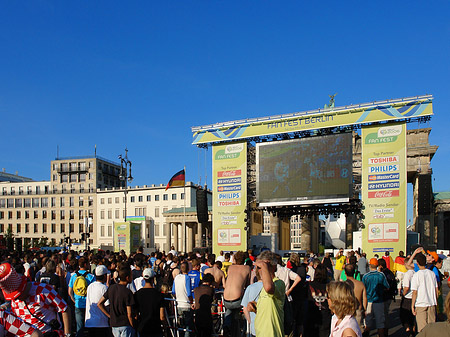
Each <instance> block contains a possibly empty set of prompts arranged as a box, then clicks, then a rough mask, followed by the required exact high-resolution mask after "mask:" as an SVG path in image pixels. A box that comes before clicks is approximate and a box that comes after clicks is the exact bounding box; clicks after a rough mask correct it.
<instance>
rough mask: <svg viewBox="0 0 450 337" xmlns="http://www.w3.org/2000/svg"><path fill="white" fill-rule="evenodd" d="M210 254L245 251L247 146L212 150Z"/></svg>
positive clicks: (235, 144)
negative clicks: (211, 249)
mask: <svg viewBox="0 0 450 337" xmlns="http://www.w3.org/2000/svg"><path fill="white" fill-rule="evenodd" d="M212 152H213V252H214V254H216V255H218V254H219V252H220V251H221V250H223V251H237V250H246V249H247V232H246V231H245V230H244V227H245V225H246V223H245V221H244V219H245V213H244V210H245V208H246V207H247V143H245V142H243V143H231V144H230V143H228V144H225V145H214V146H213V151H212Z"/></svg>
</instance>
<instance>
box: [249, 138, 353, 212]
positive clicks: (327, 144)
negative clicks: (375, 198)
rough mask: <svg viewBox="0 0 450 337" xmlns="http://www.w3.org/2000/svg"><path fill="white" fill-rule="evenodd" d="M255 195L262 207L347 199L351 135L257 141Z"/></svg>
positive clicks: (350, 177)
mask: <svg viewBox="0 0 450 337" xmlns="http://www.w3.org/2000/svg"><path fill="white" fill-rule="evenodd" d="M256 158H257V169H256V177H257V178H256V195H257V202H258V203H259V205H260V206H263V207H265V206H283V205H302V204H311V203H314V204H317V203H339V202H348V201H349V199H350V193H351V190H352V134H351V133H340V134H332V135H327V136H316V137H308V138H300V139H292V140H286V141H277V142H266V143H258V144H257V147H256Z"/></svg>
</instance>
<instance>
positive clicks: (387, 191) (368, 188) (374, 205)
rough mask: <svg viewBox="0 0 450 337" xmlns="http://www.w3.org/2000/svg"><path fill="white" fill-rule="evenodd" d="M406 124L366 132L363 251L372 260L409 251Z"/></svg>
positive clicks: (363, 188)
mask: <svg viewBox="0 0 450 337" xmlns="http://www.w3.org/2000/svg"><path fill="white" fill-rule="evenodd" d="M406 165H407V160H406V124H405V123H400V124H387V125H385V126H380V125H377V126H370V127H365V128H363V129H362V175H361V179H362V190H361V191H362V192H361V194H362V200H363V203H364V206H365V209H364V216H365V219H364V226H365V228H364V229H363V231H362V249H363V250H364V251H365V252H366V253H367V257H368V258H371V257H373V255H374V254H375V253H378V255H380V256H382V255H384V252H386V251H389V252H391V256H392V257H393V258H395V256H397V255H398V253H399V251H400V250H402V251H404V252H406V251H405V249H406V209H407V177H406V173H407V167H406Z"/></svg>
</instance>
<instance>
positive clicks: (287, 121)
mask: <svg viewBox="0 0 450 337" xmlns="http://www.w3.org/2000/svg"><path fill="white" fill-rule="evenodd" d="M380 103H381V102H380ZM366 106H367V107H364V106H351V107H342V108H335V109H331V110H326V111H317V112H314V113H295V114H290V115H288V116H285V115H282V116H279V117H277V118H275V117H272V118H265V119H264V118H262V119H255V120H254V121H252V122H246V121H244V122H242V123H236V124H235V125H234V123H233V122H229V123H224V124H228V125H229V126H226V127H225V126H224V125H223V124H221V125H219V126H218V127H217V128H214V127H213V126H211V127H208V128H205V129H204V130H202V129H196V128H194V129H195V132H194V133H193V141H192V143H193V144H202V143H213V142H220V141H225V140H228V141H229V140H238V139H245V138H250V137H258V136H265V135H273V134H280V133H289V132H296V131H306V130H315V129H322V128H330V127H337V126H344V125H360V124H366V123H374V122H380V121H389V120H391V121H395V120H402V119H405V120H406V119H410V118H418V117H423V116H431V115H433V107H432V101H431V99H425V100H421V101H418V100H413V101H406V102H396V103H386V102H385V104H383V105H381V104H379V105H372V106H369V105H366Z"/></svg>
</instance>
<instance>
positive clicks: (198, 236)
mask: <svg viewBox="0 0 450 337" xmlns="http://www.w3.org/2000/svg"><path fill="white" fill-rule="evenodd" d="M201 246H202V224H201V223H200V222H197V234H196V235H195V247H201Z"/></svg>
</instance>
